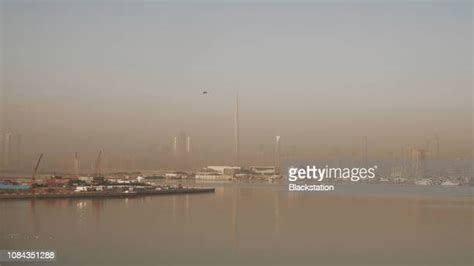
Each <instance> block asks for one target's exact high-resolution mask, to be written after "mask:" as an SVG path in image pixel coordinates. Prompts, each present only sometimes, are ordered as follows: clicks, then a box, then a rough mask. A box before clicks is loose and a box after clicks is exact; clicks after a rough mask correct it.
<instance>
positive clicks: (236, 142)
mask: <svg viewBox="0 0 474 266" xmlns="http://www.w3.org/2000/svg"><path fill="white" fill-rule="evenodd" d="M239 131H240V128H239V94H238V93H237V94H236V95H235V113H234V156H235V165H237V166H238V165H240V136H239Z"/></svg>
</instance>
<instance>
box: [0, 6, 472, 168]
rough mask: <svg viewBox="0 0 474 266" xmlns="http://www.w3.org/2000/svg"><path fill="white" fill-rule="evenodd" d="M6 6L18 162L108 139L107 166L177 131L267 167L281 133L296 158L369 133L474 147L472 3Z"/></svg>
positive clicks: (5, 112) (343, 147) (460, 151)
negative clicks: (18, 138) (18, 137)
mask: <svg viewBox="0 0 474 266" xmlns="http://www.w3.org/2000/svg"><path fill="white" fill-rule="evenodd" d="M0 12H1V15H2V23H1V31H2V35H1V36H2V40H1V46H2V47H1V51H2V53H1V54H2V59H1V62H2V64H1V67H2V84H1V85H2V86H1V92H0V93H1V94H0V96H1V97H2V103H1V108H0V109H1V110H0V112H1V113H0V118H1V123H0V124H1V125H0V132H1V133H2V135H3V134H5V133H8V132H19V134H21V135H22V137H23V139H22V145H21V146H22V161H23V162H22V166H23V167H28V166H29V165H32V164H34V162H35V160H36V158H37V156H38V154H39V153H42V152H43V153H44V154H45V159H44V167H47V168H48V167H50V168H54V167H56V166H61V165H62V166H63V168H66V167H68V168H69V169H71V168H72V166H71V165H72V160H73V158H74V154H75V152H78V154H79V156H80V159H81V168H91V165H93V162H94V160H95V158H96V156H97V152H98V151H99V150H100V149H104V154H107V155H108V156H110V158H109V160H110V161H111V165H112V164H113V163H112V162H113V161H123V162H124V165H125V164H126V165H136V166H137V167H138V166H139V165H147V164H150V165H158V166H159V165H160V161H159V158H158V157H159V151H157V149H158V148H157V147H161V148H163V149H165V150H166V149H168V148H169V149H171V148H172V147H171V146H170V141H171V140H172V139H173V138H174V137H175V136H176V133H177V132H180V131H181V130H183V129H184V130H185V131H186V134H187V135H189V136H191V137H192V152H193V153H194V154H196V157H199V158H203V159H202V160H203V161H200V162H202V163H204V162H207V161H211V162H215V163H216V164H218V163H219V164H220V163H222V164H230V163H234V162H235V161H236V157H238V161H239V162H240V163H242V164H245V165H247V164H252V162H257V161H262V162H266V163H267V164H273V162H274V161H275V158H274V157H275V156H274V155H273V147H274V145H275V144H274V141H275V136H277V135H278V136H281V137H282V139H284V147H282V149H286V150H285V151H284V152H285V154H286V153H288V154H289V155H290V156H294V157H298V158H320V157H324V156H330V155H331V154H333V153H335V152H334V151H335V150H338V151H339V153H341V154H346V155H347V154H349V156H351V155H350V154H353V153H357V154H358V156H360V154H361V151H360V149H361V139H362V138H363V136H367V139H368V151H367V156H368V157H369V158H371V157H372V158H374V157H383V156H385V155H386V154H387V153H388V152H391V153H394V154H400V153H401V150H402V149H407V147H411V146H419V147H420V148H421V147H425V145H426V143H427V139H429V143H430V149H431V150H432V151H433V153H435V154H436V153H437V151H436V150H437V149H438V148H436V145H435V143H439V150H441V152H440V155H439V156H440V157H441V158H448V159H454V158H459V157H468V156H470V155H471V152H472V148H473V146H472V143H473V141H472V130H473V128H472V127H473V121H472V112H473V109H472V108H473V105H472V100H473V95H472V46H473V44H472V2H470V1H466V2H462V1H461V2H458V1H453V2H446V3H439V2H438V3H435V2H426V3H408V2H405V3H395V2H390V3H345V2H339V3H334V4H330V3H320V2H315V3H304V4H303V3H296V4H293V3H279V4H276V3H259V4H252V3H244V2H238V1H233V2H232V3H226V4H218V3H212V4H211V3H207V4H202V3H186V4H184V3H181V4H172V3H143V2H135V3H132V2H122V3H112V2H107V1H103V2H98V3H91V2H81V1H77V2H76V1H75V2H69V3H57V2H47V1H45V2H34V1H2V2H1V11H0ZM203 90H205V91H207V92H208V93H207V94H203V93H202V91H203ZM237 91H238V93H239V96H238V97H239V113H238V120H237V119H236V117H235V116H236V111H235V109H236V107H235V100H236V99H235V94H236V92H237ZM236 121H238V134H237V131H236ZM435 136H436V137H435ZM237 137H238V141H237ZM436 139H438V140H439V141H438V140H436ZM168 146H170V147H168ZM261 146H263V147H267V148H265V151H262V150H261V148H260V147H261ZM150 147H155V148H150ZM150 149H151V151H150ZM237 149H238V152H236V150H237ZM2 150H3V149H2ZM263 152H265V153H266V154H270V155H268V156H267V155H265V156H264V157H265V159H262V158H263V156H262V153H263ZM150 154H155V155H156V156H158V157H157V158H158V159H150V158H149V157H150ZM237 155H238V156H237ZM2 161H3V159H2ZM86 162H87V163H86ZM197 163H199V162H197Z"/></svg>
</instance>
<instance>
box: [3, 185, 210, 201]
mask: <svg viewBox="0 0 474 266" xmlns="http://www.w3.org/2000/svg"><path fill="white" fill-rule="evenodd" d="M214 191H215V189H214V188H176V189H163V190H148V191H114V192H108V191H90V192H74V191H67V192H52V193H49V192H40V193H33V192H28V193H5V194H0V200H14V199H69V198H71V199H72V198H75V199H77V198H132V197H140V196H159V195H175V194H198V193H214Z"/></svg>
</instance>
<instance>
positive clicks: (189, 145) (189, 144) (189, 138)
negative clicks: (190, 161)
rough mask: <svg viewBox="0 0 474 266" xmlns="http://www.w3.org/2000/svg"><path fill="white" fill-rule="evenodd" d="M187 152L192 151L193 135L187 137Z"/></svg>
mask: <svg viewBox="0 0 474 266" xmlns="http://www.w3.org/2000/svg"><path fill="white" fill-rule="evenodd" d="M186 153H188V154H189V153H191V137H190V136H187V137H186Z"/></svg>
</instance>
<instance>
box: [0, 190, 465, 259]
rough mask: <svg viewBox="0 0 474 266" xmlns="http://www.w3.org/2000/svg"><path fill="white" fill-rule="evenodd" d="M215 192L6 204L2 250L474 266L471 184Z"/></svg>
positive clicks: (1, 214) (0, 208) (0, 205)
mask: <svg viewBox="0 0 474 266" xmlns="http://www.w3.org/2000/svg"><path fill="white" fill-rule="evenodd" d="M215 186H216V187H217V189H216V193H214V194H201V195H176V196H155V197H145V198H134V199H106V200H41V201H0V219H1V220H0V249H14V248H21V249H25V248H47V249H55V250H57V253H58V262H57V263H56V265H473V252H472V251H473V250H474V248H473V247H474V243H473V242H474V233H473V226H474V224H473V215H474V208H473V207H474V204H473V203H472V188H469V187H464V188H461V187H453V188H441V189H440V188H420V187H414V186H405V187H404V186H398V187H389V186H383V185H363V186H360V185H359V186H358V187H350V186H338V187H337V188H336V189H338V191H339V192H337V193H320V192H319V193H315V192H312V193H289V192H286V191H285V190H284V189H283V187H282V186H281V185H262V184H260V185H258V184H240V185H237V184H228V185H215ZM383 195H388V197H381V196H383ZM3 265H7V264H5V263H4V264H2V266H3ZM15 265H21V264H15ZM35 265H38V264H35ZM50 265H51V264H50Z"/></svg>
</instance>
